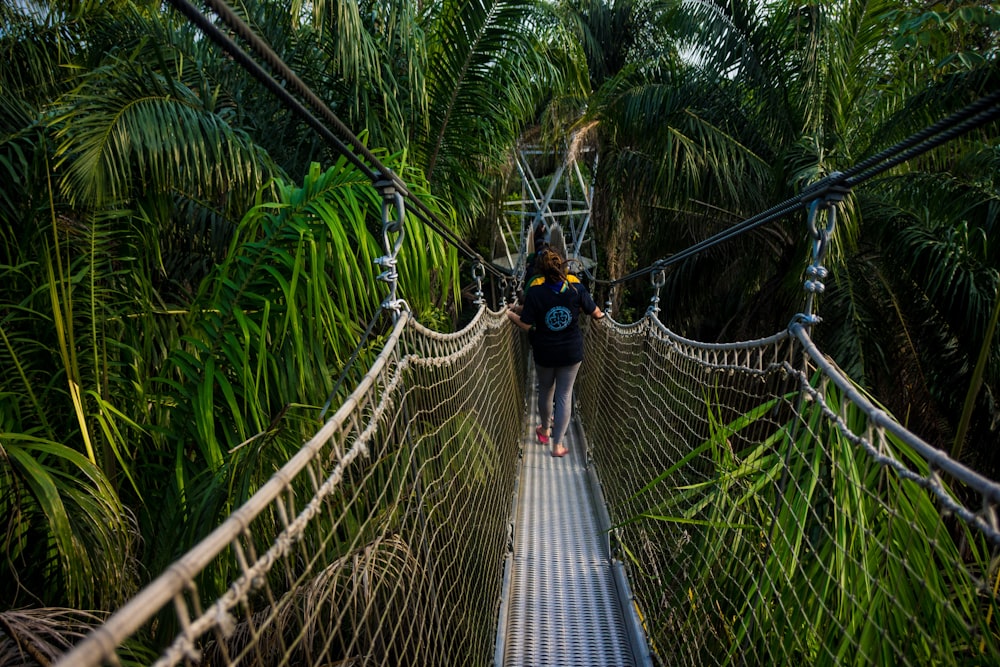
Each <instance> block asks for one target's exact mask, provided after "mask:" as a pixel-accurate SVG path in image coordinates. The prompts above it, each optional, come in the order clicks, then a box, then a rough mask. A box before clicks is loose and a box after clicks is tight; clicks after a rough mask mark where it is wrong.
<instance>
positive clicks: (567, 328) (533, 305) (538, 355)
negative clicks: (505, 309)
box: [521, 275, 597, 368]
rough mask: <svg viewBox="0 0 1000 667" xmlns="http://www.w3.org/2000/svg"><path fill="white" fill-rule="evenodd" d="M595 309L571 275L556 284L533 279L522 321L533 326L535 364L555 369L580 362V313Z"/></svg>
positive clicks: (529, 284)
mask: <svg viewBox="0 0 1000 667" xmlns="http://www.w3.org/2000/svg"><path fill="white" fill-rule="evenodd" d="M596 308H597V304H595V303H594V299H593V298H592V297H591V296H590V292H589V291H587V288H586V287H584V285H583V283H581V282H580V281H579V279H578V278H577V277H576V276H574V275H570V276H568V277H567V280H566V282H564V283H560V284H558V285H556V284H553V283H550V282H546V280H545V279H544V278H542V277H541V276H536V277H535V278H532V279H531V280H530V281H529V282H528V290H527V292H526V293H525V296H524V310H523V311H521V321H522V322H524V323H525V324H531V325H534V327H535V329H534V331H533V332H532V334H531V349H532V351H533V352H534V354H535V363H536V364H538V365H539V366H544V367H545V368H556V367H559V366H572V365H573V364H576V363H579V362H581V361H583V333H582V332H581V331H580V323H579V320H580V313H581V312H583V313H585V314H587V315H590V314H591V313H593V312H594V309H596Z"/></svg>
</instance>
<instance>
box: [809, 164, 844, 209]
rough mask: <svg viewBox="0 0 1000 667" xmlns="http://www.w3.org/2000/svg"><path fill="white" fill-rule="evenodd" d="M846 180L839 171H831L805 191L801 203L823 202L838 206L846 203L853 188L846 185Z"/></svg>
mask: <svg viewBox="0 0 1000 667" xmlns="http://www.w3.org/2000/svg"><path fill="white" fill-rule="evenodd" d="M845 180H846V178H845V176H844V174H843V173H842V172H839V171H831V172H830V173H829V175H827V176H826V177H825V178H822V179H820V180H818V181H816V182H815V183H813V184H812V185H810V186H809V187H807V188H806V189H805V190H803V191H802V194H801V195H799V201H801V202H803V203H805V202H811V201H821V202H823V203H824V204H831V203H832V204H836V203H839V202H842V201H844V197H846V196H847V195H848V194H850V192H851V187H850V186H849V185H844V181H845Z"/></svg>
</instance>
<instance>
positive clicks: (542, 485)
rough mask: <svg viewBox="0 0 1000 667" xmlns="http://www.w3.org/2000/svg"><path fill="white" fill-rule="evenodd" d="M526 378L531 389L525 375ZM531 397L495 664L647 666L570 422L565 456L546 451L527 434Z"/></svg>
mask: <svg viewBox="0 0 1000 667" xmlns="http://www.w3.org/2000/svg"><path fill="white" fill-rule="evenodd" d="M529 382H531V386H532V387H533V385H534V377H533V373H532V376H531V377H530V378H529ZM529 395H530V396H531V403H532V405H531V409H530V417H529V419H528V420H527V423H526V425H525V435H524V441H523V457H522V460H521V471H520V475H519V479H518V488H517V498H516V511H515V522H514V544H513V558H512V560H511V562H510V574H509V582H508V587H507V589H506V590H505V594H504V599H503V603H502V606H501V610H500V613H501V617H500V623H499V626H500V627H499V632H498V635H497V655H496V659H495V663H496V664H497V665H504V666H505V667H507V666H509V667H558V666H560V665H573V666H577V665H579V666H581V667H583V666H587V665H594V666H598V667H612V666H621V667H625V666H632V665H646V664H649V659H648V652H647V650H646V645H645V639H644V638H643V637H641V631H640V630H639V629H638V623H637V620H636V619H635V615H634V611H633V607H632V604H631V602H630V599H631V596H630V594H629V592H628V587H627V583H626V582H625V578H624V574H623V573H622V568H621V565H620V563H616V562H615V561H613V560H612V559H611V557H610V553H609V552H610V547H609V542H608V538H607V532H606V530H607V524H608V519H607V514H606V511H605V510H604V507H603V502H601V501H600V498H599V496H600V490H599V488H597V484H596V479H595V478H594V477H593V475H592V472H591V471H589V470H588V468H587V466H586V462H587V461H586V443H585V440H584V438H583V437H582V433H581V432H580V431H579V427H578V424H577V423H576V421H575V420H574V422H573V423H571V424H570V429H569V433H568V434H567V435H568V438H567V446H568V447H569V449H570V453H569V454H568V455H566V456H565V457H563V458H553V457H552V455H551V453H550V451H551V450H550V445H542V444H540V443H539V442H538V440H537V439H536V438H535V425H537V424H538V414H537V403H536V401H535V399H534V391H533V390H532V391H531V392H529ZM595 495H596V496H597V497H596V498H595Z"/></svg>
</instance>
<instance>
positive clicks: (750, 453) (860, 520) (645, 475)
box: [577, 315, 1000, 665]
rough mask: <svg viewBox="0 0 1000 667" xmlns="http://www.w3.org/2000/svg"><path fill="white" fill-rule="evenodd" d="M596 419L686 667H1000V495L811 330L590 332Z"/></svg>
mask: <svg viewBox="0 0 1000 667" xmlns="http://www.w3.org/2000/svg"><path fill="white" fill-rule="evenodd" d="M586 346H587V358H586V360H585V361H584V365H583V367H582V369H581V372H580V377H579V380H578V385H577V388H578V393H579V396H578V399H579V410H580V416H581V418H582V420H583V421H584V426H585V430H586V433H587V439H588V447H589V448H590V450H591V451H590V455H591V457H592V458H593V460H594V462H595V465H596V471H597V474H598V476H599V478H600V480H601V486H602V490H603V494H604V497H605V499H606V501H607V503H608V505H609V513H610V515H611V521H612V524H613V528H612V537H613V543H614V544H615V545H616V549H617V554H618V557H619V558H621V559H622V560H623V561H624V562H625V563H626V566H627V569H628V572H629V582H630V585H631V588H632V591H633V595H634V603H635V605H636V607H637V610H638V612H639V615H640V617H641V618H642V622H643V625H644V628H645V631H646V633H647V635H648V638H649V646H650V650H651V651H652V653H653V654H654V656H655V657H656V659H657V660H658V661H659V662H660V663H661V664H668V665H763V664H782V665H790V664H803V665H832V664H852V665H881V664H896V665H928V664H935V665H963V664H970V665H971V664H1000V626H998V620H1000V619H997V617H996V615H997V612H998V610H997V609H996V607H997V595H996V587H997V583H998V581H1000V579H998V570H997V565H998V559H997V547H998V545H1000V536H998V533H997V524H996V517H995V513H994V507H995V504H996V503H997V502H998V501H1000V486H998V485H996V484H995V483H993V482H990V481H988V480H985V479H983V478H981V477H979V476H977V475H975V474H974V473H972V472H971V471H968V470H967V469H964V468H962V466H960V465H958V464H956V463H954V462H953V461H951V460H950V459H948V458H947V456H945V455H944V454H943V453H941V452H939V451H938V450H935V449H933V448H931V447H930V446H928V445H927V444H926V443H924V442H922V441H920V440H919V439H918V438H916V437H915V436H913V435H912V434H911V433H909V432H908V431H906V430H905V429H903V428H902V427H900V426H899V425H898V424H897V423H896V422H894V421H892V420H891V419H890V418H889V417H888V415H886V414H885V413H884V412H882V411H881V410H880V409H878V408H877V407H876V406H875V405H873V404H872V403H871V402H870V401H869V399H867V398H866V397H865V396H863V395H862V393H861V392H859V391H857V390H856V389H855V388H854V387H853V386H852V385H851V384H850V382H849V381H848V380H847V379H845V378H844V377H843V376H842V375H841V374H840V373H839V372H838V371H837V370H836V368H835V367H833V365H832V364H830V363H829V362H828V361H827V360H826V359H825V358H824V357H823V356H822V355H821V354H820V353H819V351H818V350H817V349H816V348H815V346H814V345H813V344H812V342H811V341H810V339H809V336H808V333H807V330H806V329H804V328H802V327H800V326H797V325H796V326H792V327H790V329H789V332H787V333H783V334H779V335H777V336H774V337H772V338H769V339H766V340H759V341H754V342H749V343H740V344H734V345H706V344H701V343H695V342H692V341H688V340H685V339H683V338H680V337H678V336H676V335H674V334H672V333H671V332H669V331H668V330H667V329H665V328H664V327H663V325H662V324H661V323H660V322H659V320H658V319H657V318H656V317H655V315H649V316H647V317H646V318H645V319H643V320H642V321H640V322H638V323H637V324H634V325H631V326H624V325H620V324H617V323H612V324H609V325H606V326H605V325H602V326H591V327H589V329H588V333H587V339H586Z"/></svg>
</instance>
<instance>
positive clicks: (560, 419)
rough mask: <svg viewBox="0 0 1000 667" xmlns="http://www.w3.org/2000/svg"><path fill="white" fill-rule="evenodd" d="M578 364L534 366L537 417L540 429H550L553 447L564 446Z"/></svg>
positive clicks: (578, 368)
mask: <svg viewBox="0 0 1000 667" xmlns="http://www.w3.org/2000/svg"><path fill="white" fill-rule="evenodd" d="M580 363H582V362H580ZM580 363H576V364H573V365H572V366H559V367H557V368H546V367H545V366H539V365H538V364H535V373H537V374H538V416H539V417H540V418H541V421H542V428H549V427H551V428H552V436H551V437H552V444H554V445H562V444H565V443H564V440H563V438H565V437H566V429H567V428H569V416H570V410H572V408H573V383H574V382H576V374H577V372H578V371H579V370H580ZM553 402H554V403H555V413H554V414H553V410H552V405H553ZM553 418H554V419H555V421H554V422H553Z"/></svg>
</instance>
